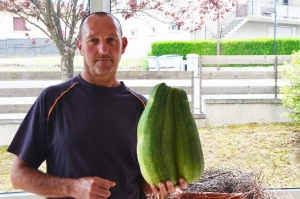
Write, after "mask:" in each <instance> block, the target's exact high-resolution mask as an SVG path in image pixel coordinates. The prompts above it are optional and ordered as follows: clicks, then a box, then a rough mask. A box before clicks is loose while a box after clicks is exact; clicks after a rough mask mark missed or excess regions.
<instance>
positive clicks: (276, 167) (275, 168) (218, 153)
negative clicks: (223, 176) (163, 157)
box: [0, 124, 300, 192]
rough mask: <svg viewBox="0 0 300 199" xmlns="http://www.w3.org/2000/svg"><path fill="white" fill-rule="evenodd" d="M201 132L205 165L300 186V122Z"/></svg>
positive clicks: (2, 151) (5, 180)
mask: <svg viewBox="0 0 300 199" xmlns="http://www.w3.org/2000/svg"><path fill="white" fill-rule="evenodd" d="M199 133H200V139H201V143H202V148H203V152H204V161H205V168H222V169H238V170H241V171H245V172H249V171H251V172H252V171H254V172H258V173H261V174H262V175H263V177H264V179H265V181H266V188H279V187H281V188H295V187H298V188H299V187H300V180H299V179H300V172H299V171H300V125H291V124H270V125H266V124H249V125H236V126H225V127H218V128H200V129H199ZM6 148H7V146H2V147H0V168H1V170H0V192H9V191H15V190H13V189H12V187H11V185H10V182H9V170H10V166H11V162H12V158H13V156H12V155H11V154H9V153H7V152H6ZM42 169H44V165H43V167H42Z"/></svg>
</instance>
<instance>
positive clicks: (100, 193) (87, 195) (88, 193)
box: [75, 177, 116, 199]
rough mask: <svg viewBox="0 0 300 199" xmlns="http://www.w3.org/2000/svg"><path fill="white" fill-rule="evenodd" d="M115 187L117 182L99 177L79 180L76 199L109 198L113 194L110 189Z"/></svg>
mask: <svg viewBox="0 0 300 199" xmlns="http://www.w3.org/2000/svg"><path fill="white" fill-rule="evenodd" d="M115 185H116V183H115V182H112V181H109V180H106V179H103V178H99V177H84V178H79V179H78V181H77V183H76V187H75V198H77V199H92V198H108V197H109V196H110V194H111V193H110V191H109V189H110V188H111V187H113V186H115Z"/></svg>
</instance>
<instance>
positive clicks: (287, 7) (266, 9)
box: [237, 0, 300, 19]
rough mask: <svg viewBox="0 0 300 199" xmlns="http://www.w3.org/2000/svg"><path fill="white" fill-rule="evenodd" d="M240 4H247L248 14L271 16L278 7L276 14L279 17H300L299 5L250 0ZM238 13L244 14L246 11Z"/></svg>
mask: <svg viewBox="0 0 300 199" xmlns="http://www.w3.org/2000/svg"><path fill="white" fill-rule="evenodd" d="M240 6H246V7H245V8H244V9H243V10H244V12H245V11H246V12H247V15H253V16H269V17H271V16H272V14H273V13H275V9H276V14H277V17H279V18H286V19H300V6H299V5H298V6H297V5H291V4H281V3H278V2H277V3H276V6H275V1H258V0H248V1H247V2H246V4H244V5H240ZM237 14H240V15H243V14H244V13H237Z"/></svg>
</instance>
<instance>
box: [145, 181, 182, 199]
mask: <svg viewBox="0 0 300 199" xmlns="http://www.w3.org/2000/svg"><path fill="white" fill-rule="evenodd" d="M187 185H188V183H187V182H186V181H185V180H184V179H183V178H180V179H179V184H177V185H175V186H174V185H173V183H172V182H171V181H170V180H168V181H167V182H166V184H164V183H163V182H160V183H159V184H158V186H159V188H157V187H156V186H155V185H153V184H152V185H150V186H151V189H152V192H153V193H154V194H155V195H158V194H162V195H164V196H167V195H168V194H173V193H175V192H176V191H179V190H181V189H186V188H187Z"/></svg>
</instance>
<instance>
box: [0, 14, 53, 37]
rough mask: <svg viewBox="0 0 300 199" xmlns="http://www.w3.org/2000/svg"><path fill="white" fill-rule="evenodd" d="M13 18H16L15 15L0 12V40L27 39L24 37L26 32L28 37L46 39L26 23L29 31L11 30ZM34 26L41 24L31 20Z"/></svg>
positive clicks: (36, 29) (41, 33)
mask: <svg viewBox="0 0 300 199" xmlns="http://www.w3.org/2000/svg"><path fill="white" fill-rule="evenodd" d="M13 17H18V16H17V15H13V14H11V13H8V12H3V11H1V12H0V26H1V34H0V39H7V38H23V39H25V38H27V36H26V35H25V33H26V32H28V33H29V35H30V37H35V38H47V36H46V35H45V34H44V33H43V32H42V31H41V30H39V29H38V28H36V27H35V26H33V25H31V24H29V23H27V25H26V26H27V28H29V29H31V30H30V31H14V28H13ZM33 21H34V22H35V23H36V24H41V22H39V21H37V20H35V19H33Z"/></svg>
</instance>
